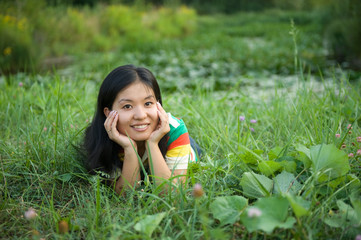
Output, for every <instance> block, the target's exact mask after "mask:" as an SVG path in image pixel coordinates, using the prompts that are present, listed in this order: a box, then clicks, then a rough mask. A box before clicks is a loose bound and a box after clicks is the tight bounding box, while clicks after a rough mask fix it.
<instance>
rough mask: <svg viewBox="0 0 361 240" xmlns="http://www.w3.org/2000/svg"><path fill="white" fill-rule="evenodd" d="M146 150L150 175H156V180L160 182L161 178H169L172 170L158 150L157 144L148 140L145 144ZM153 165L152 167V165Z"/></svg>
mask: <svg viewBox="0 0 361 240" xmlns="http://www.w3.org/2000/svg"><path fill="white" fill-rule="evenodd" d="M146 148H147V151H148V154H149V156H148V159H149V167H150V170H151V171H152V172H151V173H152V175H154V176H155V177H156V181H157V182H160V181H161V180H162V179H169V178H170V177H171V176H172V172H171V170H170V169H169V167H168V165H167V163H166V162H165V160H164V157H163V155H162V152H161V151H160V149H159V147H158V144H156V143H153V142H148V143H147V144H146ZM152 165H153V169H152V167H151V166H152Z"/></svg>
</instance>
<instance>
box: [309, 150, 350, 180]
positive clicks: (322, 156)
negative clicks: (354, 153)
mask: <svg viewBox="0 0 361 240" xmlns="http://www.w3.org/2000/svg"><path fill="white" fill-rule="evenodd" d="M310 156H311V161H312V169H313V171H314V172H316V173H317V172H325V171H327V172H325V174H326V175H327V176H328V178H337V177H340V176H342V175H345V174H346V173H347V172H348V171H349V170H350V165H349V163H348V157H347V154H346V153H345V152H343V151H341V150H339V149H337V148H336V147H335V146H334V145H333V144H329V145H324V144H321V145H317V146H313V147H311V149H310Z"/></svg>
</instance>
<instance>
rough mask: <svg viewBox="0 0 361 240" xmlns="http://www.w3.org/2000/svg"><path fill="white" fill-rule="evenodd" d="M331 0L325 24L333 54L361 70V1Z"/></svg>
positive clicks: (329, 46) (328, 42)
mask: <svg viewBox="0 0 361 240" xmlns="http://www.w3.org/2000/svg"><path fill="white" fill-rule="evenodd" d="M330 2H331V4H330V5H329V8H328V9H327V11H326V12H327V13H328V14H325V17H324V26H325V40H326V44H327V47H328V49H330V51H331V56H332V57H333V58H334V59H336V60H337V61H338V62H339V63H344V66H345V67H350V68H353V69H358V70H361V44H360V43H361V14H360V13H361V1H359V0H345V1H339V0H332V1H330Z"/></svg>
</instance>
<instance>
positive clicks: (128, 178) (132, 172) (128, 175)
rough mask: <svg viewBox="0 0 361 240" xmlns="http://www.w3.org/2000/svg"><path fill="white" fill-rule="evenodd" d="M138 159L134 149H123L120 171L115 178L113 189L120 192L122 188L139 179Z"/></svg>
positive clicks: (132, 184)
mask: <svg viewBox="0 0 361 240" xmlns="http://www.w3.org/2000/svg"><path fill="white" fill-rule="evenodd" d="M139 167H140V166H139V161H138V156H137V153H136V151H134V149H129V150H124V162H123V167H122V173H121V176H120V177H119V179H118V180H117V183H116V186H115V191H116V192H117V193H118V194H120V193H121V191H122V190H123V188H130V187H133V186H134V184H135V183H136V182H138V181H139V180H140V171H139Z"/></svg>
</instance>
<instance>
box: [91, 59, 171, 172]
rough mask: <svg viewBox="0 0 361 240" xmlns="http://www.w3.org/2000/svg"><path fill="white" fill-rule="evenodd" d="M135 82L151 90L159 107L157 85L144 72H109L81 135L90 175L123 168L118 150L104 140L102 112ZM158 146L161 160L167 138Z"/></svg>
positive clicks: (132, 68)
mask: <svg viewBox="0 0 361 240" xmlns="http://www.w3.org/2000/svg"><path fill="white" fill-rule="evenodd" d="M135 81H141V82H142V83H144V84H146V85H147V86H148V87H150V88H151V89H153V91H154V94H155V97H156V100H157V101H158V102H160V103H161V104H162V97H161V93H160V89H159V85H158V82H157V80H156V78H155V77H154V75H153V74H152V73H151V72H150V71H149V70H148V69H146V68H144V67H135V66H133V65H125V66H120V67H117V68H115V69H114V70H113V71H111V72H110V73H109V74H108V76H107V77H106V78H105V79H104V81H103V83H102V85H101V86H100V90H99V94H98V102H97V109H96V112H95V115H94V118H93V121H92V122H91V124H90V126H89V127H88V128H87V130H86V132H85V139H84V148H85V151H86V154H87V157H86V162H85V163H86V167H87V169H88V170H89V171H90V172H91V173H94V172H95V171H96V170H100V171H103V172H106V173H111V172H112V171H113V170H114V169H115V168H116V167H120V168H121V167H122V165H123V163H122V161H120V159H119V153H120V152H121V151H122V147H121V146H119V145H118V144H117V143H115V142H113V141H112V140H111V139H110V138H109V137H108V134H107V132H106V130H105V128H104V122H105V120H106V116H105V114H104V108H106V107H107V108H109V109H111V108H112V105H113V102H114V100H115V98H116V97H117V95H118V93H119V92H120V91H122V90H123V89H124V88H125V87H127V86H129V85H130V84H132V83H134V82H135ZM158 145H159V148H160V151H161V152H162V154H163V156H164V155H165V153H166V151H167V135H165V136H164V137H163V138H162V139H161V140H160V141H159V144H158Z"/></svg>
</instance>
